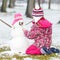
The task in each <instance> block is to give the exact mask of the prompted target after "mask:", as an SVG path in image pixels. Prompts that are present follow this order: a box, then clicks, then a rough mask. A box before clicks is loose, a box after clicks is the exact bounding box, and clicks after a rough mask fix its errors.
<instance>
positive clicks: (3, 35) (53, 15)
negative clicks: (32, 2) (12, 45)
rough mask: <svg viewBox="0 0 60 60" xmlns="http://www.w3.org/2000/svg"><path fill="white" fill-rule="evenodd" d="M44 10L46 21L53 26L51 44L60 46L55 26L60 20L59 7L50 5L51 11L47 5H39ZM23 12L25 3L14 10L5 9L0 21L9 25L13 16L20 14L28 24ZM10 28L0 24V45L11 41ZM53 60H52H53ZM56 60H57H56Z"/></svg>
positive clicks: (17, 5)
mask: <svg viewBox="0 0 60 60" xmlns="http://www.w3.org/2000/svg"><path fill="white" fill-rule="evenodd" d="M41 6H42V8H43V10H44V15H45V18H46V19H48V20H49V21H50V22H52V24H53V30H52V31H53V34H52V35H53V36H52V41H53V42H52V43H53V44H56V45H60V40H59V39H60V24H57V22H58V21H59V20H60V8H59V6H60V5H56V4H51V9H50V10H48V9H47V4H42V5H41ZM25 10H26V3H24V4H23V3H21V4H20V3H18V4H17V3H16V7H15V8H7V13H1V12H0V19H2V20H4V21H5V22H7V23H8V24H10V25H11V23H12V21H13V16H14V14H15V13H22V15H23V19H24V23H27V22H29V21H30V20H32V19H30V18H27V17H25ZM27 27H29V28H28V30H29V29H30V27H31V23H30V24H29V25H26V29H27ZM11 38H12V37H11V28H10V27H8V26H6V25H5V24H3V23H2V22H0V44H2V43H7V42H9V41H10V40H11ZM53 60H54V59H53ZM57 60H58V59H57Z"/></svg>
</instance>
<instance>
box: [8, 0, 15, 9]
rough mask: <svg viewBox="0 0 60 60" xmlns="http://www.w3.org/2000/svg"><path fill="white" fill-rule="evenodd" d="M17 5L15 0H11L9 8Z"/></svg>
mask: <svg viewBox="0 0 60 60" xmlns="http://www.w3.org/2000/svg"><path fill="white" fill-rule="evenodd" d="M14 6H15V0H9V5H8V7H9V8H13V7H14Z"/></svg>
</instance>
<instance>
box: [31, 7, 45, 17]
mask: <svg viewBox="0 0 60 60" xmlns="http://www.w3.org/2000/svg"><path fill="white" fill-rule="evenodd" d="M32 16H34V17H41V16H44V13H43V9H42V8H39V9H36V8H34V9H33V11H32Z"/></svg>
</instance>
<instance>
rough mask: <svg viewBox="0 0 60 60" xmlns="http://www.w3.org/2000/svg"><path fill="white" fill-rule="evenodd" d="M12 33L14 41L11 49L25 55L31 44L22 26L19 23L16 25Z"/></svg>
mask: <svg viewBox="0 0 60 60" xmlns="http://www.w3.org/2000/svg"><path fill="white" fill-rule="evenodd" d="M13 27H14V28H12V31H11V35H12V40H11V43H10V48H11V50H12V51H16V52H21V53H25V51H26V49H27V47H28V46H29V42H28V40H27V39H26V37H25V36H24V32H23V30H22V26H20V25H19V21H18V22H16V23H15V25H14V26H13Z"/></svg>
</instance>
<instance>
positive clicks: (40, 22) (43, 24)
mask: <svg viewBox="0 0 60 60" xmlns="http://www.w3.org/2000/svg"><path fill="white" fill-rule="evenodd" d="M36 23H37V24H38V25H39V26H40V27H43V28H48V27H50V26H51V25H52V23H50V22H49V21H48V20H47V19H45V18H44V17H42V18H41V19H40V20H38V21H37V22H36Z"/></svg>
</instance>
